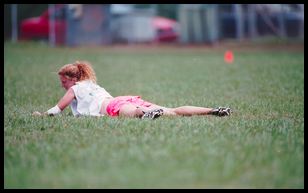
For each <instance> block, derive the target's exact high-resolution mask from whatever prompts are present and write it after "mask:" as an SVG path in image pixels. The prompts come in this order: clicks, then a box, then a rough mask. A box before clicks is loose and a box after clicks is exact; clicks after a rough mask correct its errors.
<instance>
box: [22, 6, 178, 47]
mask: <svg viewBox="0 0 308 193" xmlns="http://www.w3.org/2000/svg"><path fill="white" fill-rule="evenodd" d="M50 14H51V12H50V11H48V10H46V11H45V12H44V13H43V14H42V15H40V16H39V17H33V18H28V19H25V20H23V21H22V22H21V29H20V32H21V37H20V39H21V40H29V39H43V40H48V38H49V17H50ZM53 16H54V18H55V41H56V44H64V43H65V40H66V39H65V36H66V33H65V32H66V19H65V6H63V5H57V6H56V8H55V12H54V15H53ZM152 25H153V27H154V28H155V30H156V32H157V33H156V37H155V39H154V40H153V41H155V42H173V41H176V40H177V38H178V34H177V32H176V26H177V22H176V21H175V20H172V19H168V18H164V17H154V18H153V21H152Z"/></svg>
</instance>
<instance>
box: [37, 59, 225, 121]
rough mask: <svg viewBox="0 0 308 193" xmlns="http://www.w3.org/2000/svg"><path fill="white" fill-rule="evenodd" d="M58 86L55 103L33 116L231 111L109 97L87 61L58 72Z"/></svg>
mask: <svg viewBox="0 0 308 193" xmlns="http://www.w3.org/2000/svg"><path fill="white" fill-rule="evenodd" d="M58 75H59V78H60V81H61V84H62V87H63V88H64V89H65V90H67V92H66V93H65V95H64V96H63V97H62V98H61V99H60V100H59V102H58V104H57V105H56V106H54V107H52V108H51V109H49V110H48V111H46V112H44V113H40V112H38V111H35V112H33V115H37V116H41V115H50V116H53V115H57V114H59V113H61V112H62V111H63V110H64V109H65V108H66V107H67V106H68V105H70V106H71V110H72V112H73V115H74V116H81V115H89V116H104V115H107V116H110V117H117V116H124V117H138V118H142V119H144V118H149V119H156V118H158V117H160V116H161V115H180V116H192V115H216V116H229V115H230V114H231V109H230V108H226V107H218V108H205V107H196V106H181V107H176V108H167V107H163V106H159V105H156V104H154V103H151V102H148V101H145V100H143V99H141V97H140V96H118V97H113V96H111V95H110V94H109V93H108V92H107V91H106V90H105V89H104V88H102V87H100V86H99V85H97V84H96V76H95V72H94V70H93V68H92V66H91V64H90V63H88V62H85V61H84V62H79V61H76V62H75V63H73V64H66V65H64V66H63V67H62V68H60V70H59V72H58Z"/></svg>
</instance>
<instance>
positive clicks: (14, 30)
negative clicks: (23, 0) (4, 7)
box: [11, 4, 18, 43]
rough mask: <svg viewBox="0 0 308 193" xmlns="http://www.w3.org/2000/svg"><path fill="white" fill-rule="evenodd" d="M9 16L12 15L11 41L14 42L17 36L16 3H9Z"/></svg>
mask: <svg viewBox="0 0 308 193" xmlns="http://www.w3.org/2000/svg"><path fill="white" fill-rule="evenodd" d="M11 16H12V42H14V43H15V42H16V41H17V38H18V37H17V36H18V24H17V4H12V5H11Z"/></svg>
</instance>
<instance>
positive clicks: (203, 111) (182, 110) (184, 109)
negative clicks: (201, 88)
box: [140, 105, 213, 116]
mask: <svg viewBox="0 0 308 193" xmlns="http://www.w3.org/2000/svg"><path fill="white" fill-rule="evenodd" d="M140 108H141V109H142V110H143V111H145V112H146V111H149V110H154V109H163V110H164V115H180V116H192V115H209V114H211V112H212V110H213V108H206V107H196V106H181V107H176V108H166V107H162V106H158V105H152V106H150V107H148V108H145V107H140Z"/></svg>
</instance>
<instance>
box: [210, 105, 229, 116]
mask: <svg viewBox="0 0 308 193" xmlns="http://www.w3.org/2000/svg"><path fill="white" fill-rule="evenodd" d="M231 113H232V110H231V109H230V108H229V107H218V108H215V109H213V110H212V112H211V113H210V114H211V115H216V116H219V117H223V116H229V115H231Z"/></svg>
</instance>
